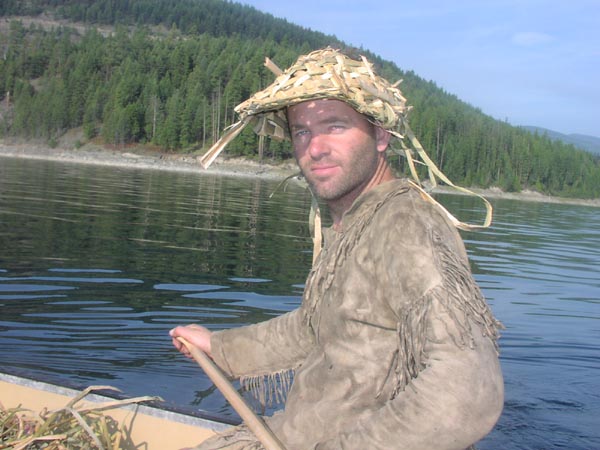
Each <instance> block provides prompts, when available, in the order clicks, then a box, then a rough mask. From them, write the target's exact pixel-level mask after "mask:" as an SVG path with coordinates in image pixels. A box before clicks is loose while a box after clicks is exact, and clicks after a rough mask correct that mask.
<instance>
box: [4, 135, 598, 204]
mask: <svg viewBox="0 0 600 450" xmlns="http://www.w3.org/2000/svg"><path fill="white" fill-rule="evenodd" d="M0 157H14V158H27V159H38V160H48V161H62V162H72V163H79V164H95V165H103V166H113V167H128V168H139V169H148V170H170V171H179V172H202V171H204V169H203V168H202V167H201V166H200V162H199V161H198V159H199V156H197V155H191V154H190V155H185V154H175V153H163V152H157V151H152V150H148V149H145V148H143V147H134V148H128V149H124V150H119V149H110V148H106V147H103V146H100V145H93V144H87V145H84V146H82V147H81V148H79V149H67V148H49V147H47V146H43V145H36V144H31V143H5V142H0ZM297 171H298V170H297V167H296V165H295V163H294V162H285V163H280V164H269V163H260V162H256V161H252V160H248V159H243V158H229V157H226V156H221V157H219V158H217V160H216V161H215V162H214V163H213V165H212V166H211V167H210V169H209V172H210V173H214V174H220V175H228V176H240V177H261V178H267V179H274V180H277V179H284V178H286V177H289V176H291V175H294V174H295V173H297ZM209 172H207V173H209ZM472 190H473V191H474V192H477V193H478V194H481V195H484V196H485V197H488V198H505V199H514V200H521V201H535V202H546V203H564V204H576V205H585V206H594V207H600V199H591V200H587V199H570V198H562V197H551V196H547V195H543V194H540V193H538V192H534V191H522V192H519V193H511V192H503V191H502V190H500V189H498V188H491V189H475V188H473V189H472ZM436 192H456V191H454V190H452V189H450V188H447V187H438V188H436Z"/></svg>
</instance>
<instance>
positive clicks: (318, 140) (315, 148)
mask: <svg viewBox="0 0 600 450" xmlns="http://www.w3.org/2000/svg"><path fill="white" fill-rule="evenodd" d="M308 153H309V155H310V157H311V158H313V159H320V158H322V157H323V156H326V155H328V154H329V153H330V147H329V144H328V142H327V138H326V137H325V136H323V135H322V134H313V135H312V137H311V139H310V142H309V144H308Z"/></svg>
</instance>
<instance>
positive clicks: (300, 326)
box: [199, 180, 503, 450]
mask: <svg viewBox="0 0 600 450" xmlns="http://www.w3.org/2000/svg"><path fill="white" fill-rule="evenodd" d="M342 223H343V231H341V232H336V231H334V230H333V229H325V230H324V237H325V244H324V248H323V250H322V251H321V254H320V255H319V258H318V259H317V261H316V262H315V265H314V267H313V268H312V270H311V272H310V274H309V276H308V280H307V283H306V288H305V292H304V297H303V301H302V305H301V307H300V308H298V309H296V310H294V311H292V312H290V313H287V314H285V315H282V316H280V317H277V318H275V319H272V320H269V321H267V322H263V323H259V324H256V325H251V326H247V327H241V328H238V329H230V330H224V331H219V332H216V333H214V334H213V337H212V339H211V345H212V350H213V351H212V353H213V357H214V360H215V362H216V363H217V364H218V365H219V366H220V367H221V368H223V369H224V370H225V371H226V372H228V374H229V375H231V376H233V377H241V378H242V380H243V382H244V383H245V384H246V385H248V386H250V387H251V388H252V389H254V390H257V391H261V395H262V397H263V399H265V400H268V397H278V396H279V395H280V394H283V392H282V391H285V390H286V389H287V387H289V386H286V384H288V383H289V382H290V379H291V376H290V375H289V374H290V373H293V383H292V385H291V387H290V388H289V392H288V393H287V400H286V404H285V409H284V410H283V411H281V412H278V413H276V414H275V415H274V416H273V417H271V418H267V422H268V424H269V426H270V427H271V429H272V430H273V432H274V433H275V434H276V435H277V436H278V437H279V439H280V440H281V441H282V442H283V444H284V445H285V446H286V447H287V448H288V449H289V450H295V449H297V450H307V449H319V450H324V449H361V450H364V449H409V450H419V449H437V450H439V449H464V448H467V447H469V446H470V445H471V444H473V443H475V442H476V441H478V440H479V439H481V438H482V437H483V436H485V435H486V434H487V433H488V432H489V431H490V430H491V428H492V427H493V426H494V424H495V423H496V420H497V419H498V417H499V415H500V412H501V410H502V405H503V380H502V375H501V371H500V366H499V362H498V354H497V344H496V340H497V337H498V328H499V325H500V324H499V323H498V322H497V321H496V320H495V319H494V317H493V316H492V314H491V312H490V309H489V308H488V306H487V304H486V302H485V300H484V298H483V297H482V295H481V292H480V291H479V289H478V287H477V286H476V284H475V282H474V280H473V278H472V276H471V272H470V269H469V266H468V260H467V254H466V251H465V248H464V245H463V242H462V240H461V238H460V236H459V234H458V232H457V231H456V229H455V228H454V227H453V226H452V224H451V223H450V222H449V221H448V220H447V219H446V218H445V215H444V213H443V212H442V211H441V210H440V208H439V207H436V206H435V205H432V204H430V203H428V202H426V201H424V200H423V199H422V198H421V194H420V192H419V191H418V190H417V189H416V188H414V187H412V186H411V185H410V184H409V183H407V182H406V181H402V180H395V181H391V182H387V183H384V184H381V185H379V186H376V187H375V188H373V189H371V190H368V191H366V192H364V193H363V194H361V196H360V197H359V198H358V199H357V200H356V201H355V202H354V204H353V206H352V207H351V208H350V209H349V210H348V211H347V212H346V214H345V215H344V217H343V221H342ZM211 442H212V443H206V444H204V445H202V446H201V447H199V448H236V449H237V448H240V449H241V448H244V449H254V448H261V446H260V444H259V443H257V442H256V440H255V439H254V438H253V437H252V436H251V434H250V433H249V432H248V431H247V429H245V428H244V427H241V428H240V427H238V428H237V429H236V430H235V431H232V432H229V433H226V434H225V435H224V436H222V437H220V438H217V439H216V440H213V441H211ZM228 445H230V446H228ZM223 446H225V447H223Z"/></svg>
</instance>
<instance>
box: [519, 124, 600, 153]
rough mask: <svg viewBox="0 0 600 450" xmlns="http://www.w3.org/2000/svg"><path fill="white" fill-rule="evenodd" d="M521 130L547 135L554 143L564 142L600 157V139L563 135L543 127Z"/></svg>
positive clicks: (526, 127) (525, 127)
mask: <svg viewBox="0 0 600 450" xmlns="http://www.w3.org/2000/svg"><path fill="white" fill-rule="evenodd" d="M521 128H523V129H525V130H528V131H531V132H532V133H537V134H539V135H540V136H543V135H546V136H548V137H549V138H550V139H552V140H553V141H562V142H564V143H566V144H572V145H574V146H575V147H577V148H580V149H582V150H586V151H588V152H591V153H594V154H596V155H600V137H596V136H588V135H586V134H563V133H559V132H558V131H552V130H548V129H547V128H542V127H533V126H524V127H521Z"/></svg>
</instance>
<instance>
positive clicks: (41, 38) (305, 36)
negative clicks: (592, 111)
mask: <svg viewBox="0 0 600 450" xmlns="http://www.w3.org/2000/svg"><path fill="white" fill-rule="evenodd" d="M0 16H2V17H3V18H4V19H3V20H4V22H5V26H4V27H0V54H1V55H2V58H1V59H0V100H1V102H2V107H1V108H0V114H2V116H1V117H0V135H2V136H5V137H11V136H19V137H24V138H32V139H43V140H45V141H47V142H48V143H50V144H52V143H55V142H57V140H58V139H59V138H60V136H61V135H63V134H64V133H66V132H67V131H68V130H71V129H75V128H77V129H82V130H83V138H82V139H83V140H84V141H87V140H92V139H95V140H100V141H102V142H105V143H108V144H115V145H120V146H124V145H126V144H134V143H142V144H146V145H153V146H158V147H160V148H162V149H164V150H171V151H180V152H190V151H201V150H203V149H206V148H207V147H208V146H210V145H211V144H212V143H213V142H214V141H215V140H216V139H217V138H218V136H219V133H220V131H221V130H222V129H223V128H225V127H226V126H227V125H230V124H231V123H232V122H233V121H234V120H235V117H234V113H233V107H234V106H235V105H237V104H238V103H240V102H241V101H243V100H244V99H246V98H247V97H248V96H250V95H251V94H252V93H254V92H255V91H256V90H258V89H261V88H263V87H265V86H266V85H268V84H269V83H270V82H271V81H272V80H273V75H272V74H271V73H270V72H269V71H268V70H267V69H265V68H264V67H263V61H264V57H265V56H269V57H270V58H271V59H273V60H274V61H275V62H276V63H277V64H278V65H279V66H281V67H287V66H288V65H289V64H290V63H291V62H293V61H294V60H295V59H296V57H297V56H298V55H299V54H301V53H306V52H308V51H310V50H313V49H316V48H320V47H323V46H326V45H332V46H336V47H339V48H342V49H347V46H346V45H345V44H344V43H343V42H340V41H339V40H337V39H336V38H335V37H334V36H328V35H326V34H323V33H320V32H315V31H311V30H307V29H304V28H302V27H299V26H296V25H293V24H290V23H288V22H287V21H285V20H281V19H276V18H274V17H273V16H271V15H269V14H264V13H261V12H259V11H257V10H256V9H254V8H252V7H249V6H244V5H240V4H237V3H233V2H228V1H222V0H202V1H200V0H138V1H135V2H134V1H122V2H121V1H119V2H115V1H112V0H96V1H91V0H88V1H74V0H29V1H18V0H3V2H2V4H1V5H0ZM57 20H61V21H62V22H61V23H63V24H65V25H62V26H58V25H56V24H57V22H56V21H57ZM81 25H85V27H83V26H81ZM100 27H101V28H100ZM106 29H108V30H110V32H106V31H105V30H106ZM360 53H362V54H365V55H366V56H367V57H369V59H371V60H372V61H373V62H374V63H376V65H377V66H378V67H377V69H378V71H379V72H380V73H381V74H382V75H384V76H385V77H387V78H388V79H390V80H391V81H395V80H397V79H400V78H401V79H403V80H404V81H403V84H402V85H401V86H402V89H403V92H404V94H405V96H406V97H407V99H408V102H409V104H411V105H412V106H413V110H412V111H411V113H410V116H409V121H410V123H411V126H412V128H413V130H414V131H415V133H416V134H417V136H418V137H419V139H420V140H421V143H422V144H423V145H424V146H425V148H426V149H427V150H428V151H429V153H430V155H431V156H432V158H433V159H434V160H435V161H436V162H437V164H438V165H439V166H440V167H441V168H442V170H443V171H444V172H445V173H446V174H447V175H448V176H449V177H450V178H451V179H453V180H454V181H455V182H458V183H461V184H464V185H473V186H481V187H490V186H498V187H500V188H502V189H505V190H509V191H518V190H521V189H523V188H533V189H536V190H539V191H540V192H544V193H548V194H553V195H562V196H571V197H585V198H590V197H598V196H600V161H599V159H598V157H597V156H594V155H591V154H590V153H587V152H584V151H580V150H576V149H575V148H574V147H573V146H571V145H566V144H564V143H562V142H559V141H552V140H551V139H549V138H548V137H546V136H539V135H534V134H531V133H530V132H528V131H526V130H524V129H522V128H518V127H512V126H510V125H508V124H506V123H504V122H499V121H497V120H494V119H492V118H491V117H489V116H486V115H485V114H483V113H482V112H481V111H480V110H478V109H476V108H473V107H472V106H470V105H467V104H465V103H464V102H462V101H460V100H459V99H458V98H456V97H455V96H453V95H450V94H448V93H446V92H444V91H443V90H441V89H439V88H438V87H437V86H436V85H435V83H433V82H427V81H425V80H423V79H421V78H419V77H418V76H417V75H416V74H415V73H413V72H404V71H402V70H401V69H400V68H398V67H397V66H396V65H395V64H393V63H391V62H388V61H384V60H382V59H381V58H379V57H378V56H376V55H374V54H372V53H371V52H369V51H367V50H360ZM81 144H83V142H81ZM256 148H257V140H256V137H255V136H254V134H253V133H252V131H251V130H245V131H244V133H243V134H242V135H241V136H240V137H238V138H237V139H236V140H234V141H233V142H232V144H230V146H229V147H228V150H227V154H230V155H231V154H235V155H246V156H251V155H255V154H256ZM264 157H269V158H289V157H291V151H290V146H289V144H285V143H284V144H281V143H277V142H271V143H270V146H268V147H267V148H266V149H265V155H264ZM395 164H397V165H398V167H399V170H402V166H403V160H402V159H398V161H397V163H395Z"/></svg>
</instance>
